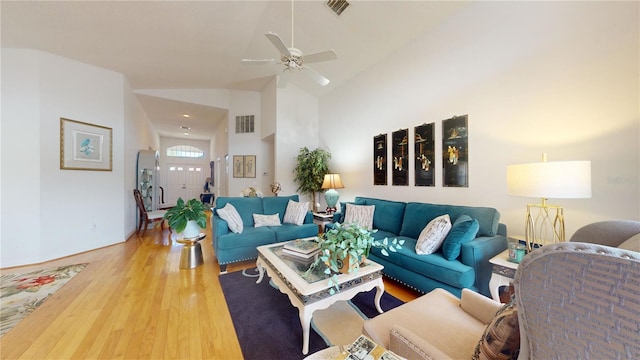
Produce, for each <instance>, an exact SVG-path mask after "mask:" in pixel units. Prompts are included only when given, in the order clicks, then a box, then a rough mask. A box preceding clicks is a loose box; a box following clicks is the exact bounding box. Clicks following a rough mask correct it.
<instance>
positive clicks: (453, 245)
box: [442, 215, 480, 260]
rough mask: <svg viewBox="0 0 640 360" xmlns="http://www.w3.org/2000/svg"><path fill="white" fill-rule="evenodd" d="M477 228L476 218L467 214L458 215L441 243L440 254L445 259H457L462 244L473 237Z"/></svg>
mask: <svg viewBox="0 0 640 360" xmlns="http://www.w3.org/2000/svg"><path fill="white" fill-rule="evenodd" d="M479 228H480V225H479V224H478V220H476V219H472V218H471V217H470V216H469V215H462V216H460V217H459V218H458V219H457V220H456V221H455V222H454V223H453V226H452V227H451V231H449V234H448V235H447V237H446V238H445V239H444V242H443V243H442V254H443V255H444V257H445V259H447V260H453V259H457V258H458V256H460V248H461V247H462V244H464V243H468V242H469V241H472V240H473V239H475V238H476V234H477V233H478V229H479Z"/></svg>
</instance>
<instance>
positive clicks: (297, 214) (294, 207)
mask: <svg viewBox="0 0 640 360" xmlns="http://www.w3.org/2000/svg"><path fill="white" fill-rule="evenodd" d="M307 211H309V203H308V202H297V201H293V200H289V203H287V210H285V212H284V220H283V221H282V222H283V223H285V224H295V225H302V224H303V223H304V218H305V216H307Z"/></svg>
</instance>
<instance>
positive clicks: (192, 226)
mask: <svg viewBox="0 0 640 360" xmlns="http://www.w3.org/2000/svg"><path fill="white" fill-rule="evenodd" d="M198 235H200V225H198V223H197V222H195V221H193V220H189V221H187V227H186V228H184V231H183V232H182V237H183V238H185V239H192V238H194V237H196V236H198Z"/></svg>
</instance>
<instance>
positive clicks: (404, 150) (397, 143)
mask: <svg viewBox="0 0 640 360" xmlns="http://www.w3.org/2000/svg"><path fill="white" fill-rule="evenodd" d="M391 142H392V155H393V171H392V174H393V175H392V184H393V185H409V167H408V165H409V164H408V163H407V162H408V160H409V129H400V130H398V131H394V132H393V133H392V134H391Z"/></svg>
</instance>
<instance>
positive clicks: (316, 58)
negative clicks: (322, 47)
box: [303, 49, 338, 63]
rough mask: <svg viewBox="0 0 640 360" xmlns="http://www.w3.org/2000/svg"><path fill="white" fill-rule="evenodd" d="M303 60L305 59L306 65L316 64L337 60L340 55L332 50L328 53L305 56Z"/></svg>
mask: <svg viewBox="0 0 640 360" xmlns="http://www.w3.org/2000/svg"><path fill="white" fill-rule="evenodd" d="M303 58H304V62H306V63H314V62H320V61H329V60H337V59H338V55H337V54H336V52H335V51H333V49H331V50H327V51H322V52H317V53H313V54H309V55H304V56H303Z"/></svg>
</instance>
